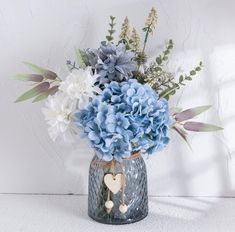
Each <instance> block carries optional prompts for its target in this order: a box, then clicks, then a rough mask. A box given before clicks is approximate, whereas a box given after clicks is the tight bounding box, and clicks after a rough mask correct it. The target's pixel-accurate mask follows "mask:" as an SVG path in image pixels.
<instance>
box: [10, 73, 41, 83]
mask: <svg viewBox="0 0 235 232" xmlns="http://www.w3.org/2000/svg"><path fill="white" fill-rule="evenodd" d="M11 79H12V80H18V81H33V82H41V81H42V80H43V76H42V75H39V74H16V75H15V76H12V77H11Z"/></svg>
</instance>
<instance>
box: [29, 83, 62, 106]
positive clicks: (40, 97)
mask: <svg viewBox="0 0 235 232" xmlns="http://www.w3.org/2000/svg"><path fill="white" fill-rule="evenodd" d="M58 88H59V86H58V85H55V86H53V87H51V88H50V89H48V90H46V91H45V92H43V93H41V94H39V95H38V96H37V97H36V98H34V100H33V103H35V102H39V101H41V100H44V99H46V98H48V96H49V95H54V94H55V93H56V92H57V91H58Z"/></svg>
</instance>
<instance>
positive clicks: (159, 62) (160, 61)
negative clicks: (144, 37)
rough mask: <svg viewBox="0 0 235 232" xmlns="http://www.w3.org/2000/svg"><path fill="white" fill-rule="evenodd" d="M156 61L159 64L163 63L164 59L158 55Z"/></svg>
mask: <svg viewBox="0 0 235 232" xmlns="http://www.w3.org/2000/svg"><path fill="white" fill-rule="evenodd" d="M156 62H157V64H158V65H161V63H162V59H161V58H160V57H157V58H156Z"/></svg>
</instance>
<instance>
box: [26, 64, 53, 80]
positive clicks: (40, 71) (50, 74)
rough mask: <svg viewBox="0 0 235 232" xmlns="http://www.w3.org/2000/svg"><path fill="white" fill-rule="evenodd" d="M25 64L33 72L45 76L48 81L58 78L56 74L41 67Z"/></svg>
mask: <svg viewBox="0 0 235 232" xmlns="http://www.w3.org/2000/svg"><path fill="white" fill-rule="evenodd" d="M24 64H25V65H26V66H27V67H28V68H29V69H31V70H32V71H33V72H35V73H37V74H40V75H42V76H44V77H45V78H46V79H50V80H55V79H56V77H57V74H56V73H54V72H52V71H50V70H47V69H45V68H42V67H39V66H37V65H36V64H32V63H29V62H24Z"/></svg>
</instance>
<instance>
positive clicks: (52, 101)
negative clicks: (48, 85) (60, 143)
mask: <svg viewBox="0 0 235 232" xmlns="http://www.w3.org/2000/svg"><path fill="white" fill-rule="evenodd" d="M76 102H77V100H71V99H70V98H69V97H68V96H67V95H66V94H65V93H63V92H61V91H59V92H57V93H56V94H55V95H53V96H49V97H48V99H47V101H46V105H45V108H43V109H42V112H43V114H44V115H45V119H46V121H47V123H48V124H49V126H50V127H49V129H48V132H49V135H50V137H51V138H52V140H53V141H55V140H56V138H57V137H58V136H62V137H64V139H65V137H66V134H68V133H70V132H71V130H72V115H73V113H74V111H75V107H76Z"/></svg>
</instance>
